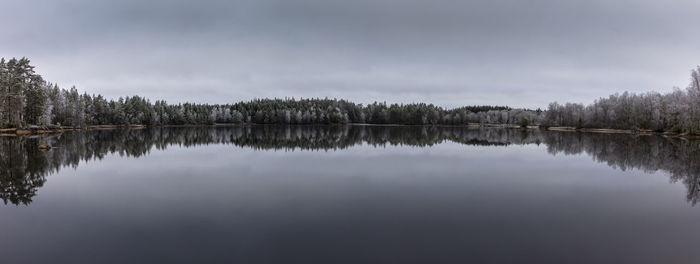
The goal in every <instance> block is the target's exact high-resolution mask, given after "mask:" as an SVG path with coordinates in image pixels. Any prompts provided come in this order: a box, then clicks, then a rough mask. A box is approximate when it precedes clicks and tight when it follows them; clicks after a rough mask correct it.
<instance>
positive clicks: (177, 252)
mask: <svg viewBox="0 0 700 264" xmlns="http://www.w3.org/2000/svg"><path fill="white" fill-rule="evenodd" d="M39 144H50V145H52V146H54V148H53V149H52V150H50V151H48V152H41V151H39V150H38V145H39ZM0 155H1V156H0V186H1V188H0V198H2V200H3V201H4V202H5V205H0V256H1V258H0V263H700V253H698V250H697V245H700V208H699V207H700V206H695V204H696V203H697V201H698V200H699V198H700V192H699V191H698V187H699V183H700V178H699V177H700V147H699V143H698V142H694V141H685V140H680V139H666V138H662V137H658V136H630V135H615V134H580V133H570V132H542V131H531V132H523V131H519V130H504V129H466V128H431V127H403V128H401V127H360V126H349V127H311V126H299V127H265V126H254V127H219V128H171V129H143V130H126V131H121V130H115V131H88V132H85V131H78V132H67V133H64V134H62V135H60V136H51V137H38V138H9V137H0Z"/></svg>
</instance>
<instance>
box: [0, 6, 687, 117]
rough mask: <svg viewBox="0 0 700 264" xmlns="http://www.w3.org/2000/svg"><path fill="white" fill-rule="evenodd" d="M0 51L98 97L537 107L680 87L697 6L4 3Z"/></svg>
mask: <svg viewBox="0 0 700 264" xmlns="http://www.w3.org/2000/svg"><path fill="white" fill-rule="evenodd" d="M0 6H2V10H3V19H2V20H3V21H2V22H0V56H2V57H22V56H26V57H28V58H30V59H31V60H32V62H33V64H34V65H36V66H37V71H38V72H39V73H40V74H42V75H43V76H44V78H45V79H47V80H50V81H53V82H56V83H58V84H59V85H61V86H64V87H69V86H71V85H75V86H76V87H77V88H78V89H79V90H81V91H86V92H88V93H100V94H104V95H106V96H107V97H110V98H117V97H119V96H123V95H133V94H139V95H143V96H146V97H148V98H151V99H153V100H155V99H166V100H168V101H169V102H183V101H191V102H210V103H226V102H234V101H239V100H248V99H252V98H263V97H285V96H289V97H292V96H293V97H296V98H299V97H337V98H346V99H350V100H353V101H356V102H359V103H369V102H373V101H387V102H418V101H425V102H433V103H436V104H438V105H442V106H447V107H452V106H458V105H471V104H499V105H511V106H515V107H539V106H542V107H545V106H546V104H547V103H548V102H550V101H555V100H556V101H559V102H563V101H573V102H590V101H592V100H594V99H596V98H598V97H601V96H606V95H608V94H610V93H615V92H622V91H626V90H627V91H635V92H645V91H654V90H656V91H670V90H671V89H672V88H673V86H680V87H685V86H686V85H687V83H688V81H689V77H688V76H689V72H690V69H691V68H693V67H695V66H696V65H698V64H700V33H699V32H700V15H699V14H700V1H697V0H667V1H657V0H634V1H632V0H571V1H566V0H476V1H470V0H461V1H457V0H352V1H350V0H348V1H333V0H279V1H269V0H238V1H236V0H226V1H224V0H206V1H202V0H199V1H194V0H192V1H185V0H151V1H143V0H120V1H96V0H66V1H57V0H0Z"/></svg>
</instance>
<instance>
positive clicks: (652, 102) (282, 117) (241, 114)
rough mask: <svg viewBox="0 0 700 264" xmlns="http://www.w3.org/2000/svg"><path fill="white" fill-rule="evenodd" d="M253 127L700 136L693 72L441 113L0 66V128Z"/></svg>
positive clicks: (21, 62)
mask: <svg viewBox="0 0 700 264" xmlns="http://www.w3.org/2000/svg"><path fill="white" fill-rule="evenodd" d="M216 123H255V124H346V123H369V124H401V125H464V124H468V123H479V124H510V125H520V126H528V125H542V126H547V127H548V126H569V127H577V128H613V129H647V130H653V131H659V132H662V131H670V132H677V133H689V134H697V133H700V67H698V68H697V69H694V70H693V71H692V75H691V84H690V85H689V86H688V87H687V88H686V89H685V90H681V89H678V88H676V89H675V90H674V91H673V92H671V93H667V94H661V93H657V92H650V93H646V94H633V93H627V92H625V93H623V94H614V95H611V96H609V97H608V98H601V99H598V100H596V101H595V102H594V103H593V104H590V105H584V104H579V103H566V104H559V103H557V102H554V103H551V104H549V107H548V109H547V110H546V111H542V110H540V109H537V110H530V109H513V108H510V107H505V106H465V107H459V108H451V109H447V108H443V107H439V106H435V105H433V104H425V103H413V104H387V103H386V102H374V103H371V104H367V105H363V104H356V103H353V102H350V101H346V100H338V99H328V98H326V99H299V100H297V99H294V98H285V99H255V100H251V101H247V102H238V103H234V104H192V103H178V104H169V103H167V102H166V101H163V100H157V101H155V102H153V103H152V102H151V101H150V100H148V99H146V98H143V97H140V96H127V97H120V98H118V99H116V100H114V99H107V98H105V97H103V96H102V95H94V94H93V95H88V94H87V93H82V94H81V93H79V92H78V90H77V89H76V88H75V87H71V88H70V89H63V88H60V87H59V86H58V85H56V84H52V83H50V82H47V81H45V80H43V78H42V77H41V75H39V74H37V73H35V71H34V67H33V66H32V65H31V64H30V61H29V60H28V59H26V58H21V59H15V58H13V59H9V60H7V61H6V60H5V59H4V58H3V59H0V128H21V127H27V126H31V125H39V126H49V125H59V126H74V127H79V126H89V125H149V126H159V125H202V124H216Z"/></svg>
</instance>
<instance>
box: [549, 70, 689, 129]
mask: <svg viewBox="0 0 700 264" xmlns="http://www.w3.org/2000/svg"><path fill="white" fill-rule="evenodd" d="M690 80H691V81H690V84H689V85H688V87H687V88H686V89H680V88H677V87H676V88H674V90H673V92H670V93H666V94H662V93H658V92H648V93H644V94H634V93H628V92H624V93H622V94H613V95H610V96H609V97H607V98H600V99H598V100H596V101H595V102H594V103H592V104H589V105H583V104H576V103H566V104H563V105H562V104H559V103H556V102H554V103H550V104H549V107H548V109H547V111H546V113H545V117H544V119H543V120H542V124H543V125H546V126H571V127H578V128H612V129H631V130H638V129H639V130H641V129H645V130H653V131H657V132H675V133H688V134H696V135H697V134H698V133H700V66H699V67H697V68H696V69H693V70H692V71H691V77H690Z"/></svg>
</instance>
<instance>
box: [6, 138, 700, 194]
mask: <svg viewBox="0 0 700 264" xmlns="http://www.w3.org/2000/svg"><path fill="white" fill-rule="evenodd" d="M444 141H452V142H457V143H460V144H465V145H478V146H507V145H511V144H542V143H543V144H545V145H546V146H547V150H548V152H549V153H551V154H557V153H564V154H567V155H568V154H579V153H586V154H588V155H590V156H592V157H593V158H594V159H595V160H596V161H598V162H605V163H607V164H608V165H609V166H611V167H614V168H620V169H622V170H626V169H630V168H634V169H640V170H644V171H647V172H652V171H657V170H664V171H667V172H669V173H670V174H671V179H672V180H673V181H681V182H682V183H684V184H685V185H686V187H687V189H688V201H689V202H691V203H692V204H695V203H697V201H698V200H700V194H699V193H700V190H699V187H700V185H699V184H700V179H699V174H700V163H699V162H698V158H700V147H699V145H698V142H695V141H686V140H681V139H667V138H663V137H659V136H632V135H623V134H587V133H571V132H554V131H550V132H544V131H538V130H535V131H522V130H515V129H473V128H471V129H470V128H465V127H427V126H415V127H380V126H286V127H279V126H233V127H217V128H212V127H187V128H155V129H136V130H100V131H72V132H67V133H64V134H61V135H54V136H42V137H33V138H28V137H18V138H9V137H0V154H1V155H0V187H1V188H2V190H0V198H2V199H3V201H4V202H5V203H6V204H7V203H8V202H9V203H12V204H29V203H30V202H31V201H32V197H34V196H35V195H36V192H37V189H38V188H39V187H41V186H42V185H43V184H44V182H45V181H46V176H47V175H49V174H51V173H54V172H56V171H58V170H59V169H61V168H62V167H66V166H70V167H74V168H75V167H77V166H78V164H79V163H80V162H81V161H83V162H85V161H90V160H94V159H102V158H103V157H104V156H105V155H107V154H111V153H115V154H119V155H121V156H124V155H126V156H131V157H140V156H143V155H146V154H148V152H149V151H150V150H151V149H153V148H155V149H158V150H164V149H166V148H167V147H168V146H184V147H191V146H198V145H208V144H231V145H235V146H240V147H248V148H253V149H256V150H284V151H294V150H311V151H313V150H325V151H327V150H336V149H345V148H348V147H352V146H355V145H359V144H368V145H371V146H377V147H381V146H387V145H390V146H395V145H408V146H432V145H435V144H439V143H441V142H444ZM39 144H49V145H51V146H53V148H52V149H51V151H48V152H41V151H39V149H38V145H39Z"/></svg>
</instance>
